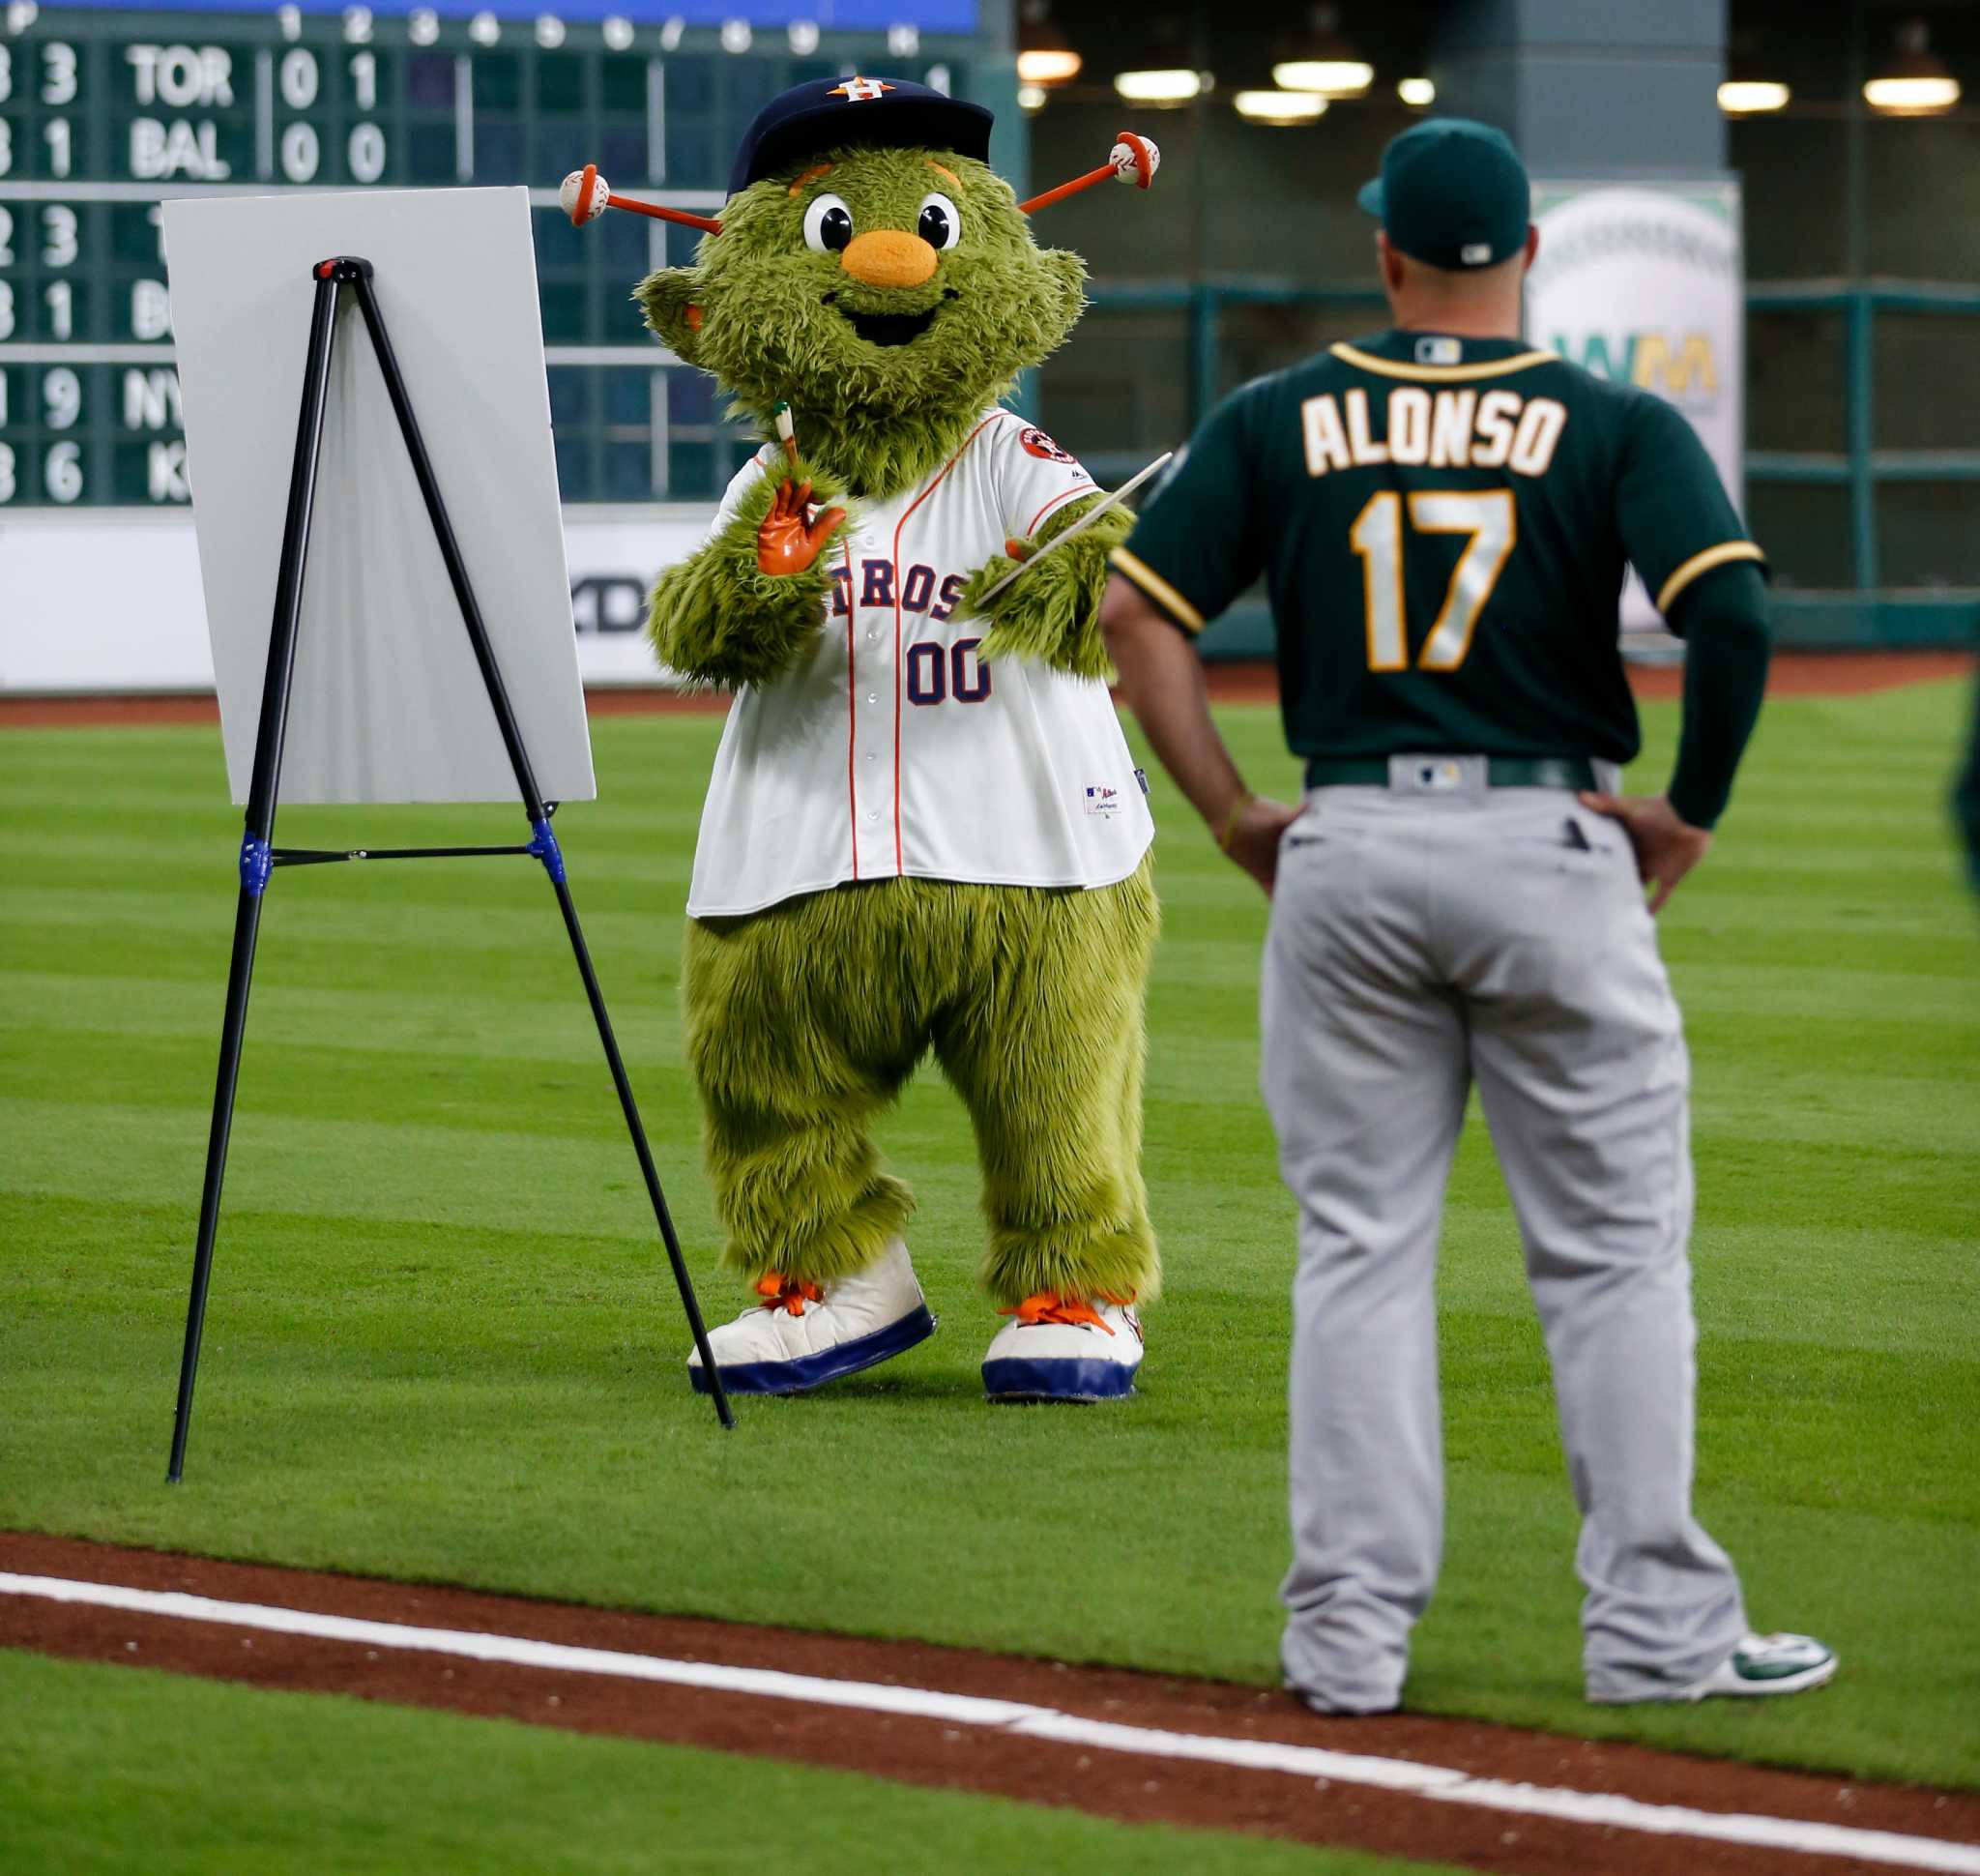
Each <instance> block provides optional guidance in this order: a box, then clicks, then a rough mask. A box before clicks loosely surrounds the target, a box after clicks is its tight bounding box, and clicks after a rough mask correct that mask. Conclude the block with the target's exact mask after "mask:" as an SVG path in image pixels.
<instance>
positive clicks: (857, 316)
mask: <svg viewBox="0 0 1980 1876" xmlns="http://www.w3.org/2000/svg"><path fill="white" fill-rule="evenodd" d="M837 310H838V315H839V317H840V318H841V319H843V320H845V321H846V322H847V323H848V324H849V325H850V326H851V327H852V328H853V330H854V331H855V332H856V333H858V334H859V337H861V338H863V339H864V340H865V341H866V342H867V344H869V345H906V344H908V343H910V342H911V341H913V340H914V339H917V338H919V337H921V335H922V334H923V333H925V332H926V331H927V330H928V322H929V321H930V320H931V319H933V318H934V317H935V308H933V307H930V308H927V310H926V311H924V312H855V311H853V310H852V308H849V307H840V308H837Z"/></svg>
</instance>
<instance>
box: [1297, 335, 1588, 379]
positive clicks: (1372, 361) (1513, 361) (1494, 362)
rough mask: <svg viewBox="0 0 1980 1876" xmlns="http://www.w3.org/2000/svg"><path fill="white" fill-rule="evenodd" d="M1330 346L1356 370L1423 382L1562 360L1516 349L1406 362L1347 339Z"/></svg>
mask: <svg viewBox="0 0 1980 1876" xmlns="http://www.w3.org/2000/svg"><path fill="white" fill-rule="evenodd" d="M1327 350H1328V351H1329V352H1330V353H1332V355H1333V356H1334V357H1335V358H1337V359H1339V360H1340V361H1341V363H1342V364H1343V365H1352V366H1354V368H1355V369H1356V370H1357V371H1373V372H1374V373H1375V374H1376V375H1377V376H1378V377H1383V378H1412V379H1416V380H1419V381H1420V382H1422V383H1424V384H1463V383H1466V382H1467V381H1469V380H1471V379H1474V378H1496V377H1498V376H1499V374H1500V372H1501V371H1524V370H1526V369H1527V368H1528V367H1529V366H1535V365H1558V364H1559V363H1560V358H1559V355H1558V353H1555V352H1515V353H1514V354H1513V356H1512V357H1511V358H1499V359H1487V360H1485V361H1483V362H1482V363H1481V364H1478V365H1403V364H1400V363H1399V362H1398V361H1396V360H1395V359H1387V358H1377V357H1376V356H1375V354H1374V353H1373V352H1361V351H1356V350H1355V349H1354V346H1352V345H1350V344H1347V343H1346V342H1343V343H1341V344H1339V345H1329V346H1328V347H1327Z"/></svg>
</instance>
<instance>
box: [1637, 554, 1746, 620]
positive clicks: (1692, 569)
mask: <svg viewBox="0 0 1980 1876" xmlns="http://www.w3.org/2000/svg"><path fill="white" fill-rule="evenodd" d="M1765 559H1766V555H1765V554H1763V553H1762V552H1761V550H1760V549H1759V548H1758V547H1757V546H1755V545H1754V544H1753V542H1751V541H1722V542H1719V544H1718V545H1717V546H1716V547H1707V548H1706V549H1705V550H1704V552H1703V553H1701V554H1693V555H1692V557H1691V558H1690V559H1689V560H1687V561H1686V562H1685V563H1684V564H1683V565H1682V566H1681V567H1679V568H1678V570H1677V571H1676V572H1674V573H1673V574H1672V575H1671V577H1670V578H1669V579H1667V580H1666V581H1665V582H1664V584H1663V585H1662V586H1661V587H1660V588H1659V589H1658V591H1657V610H1658V611H1659V612H1664V613H1668V612H1669V611H1670V610H1671V601H1673V600H1674V599H1675V598H1676V597H1677V596H1678V594H1680V593H1682V592H1683V591H1684V589H1685V588H1686V587H1687V586H1689V585H1690V584H1691V583H1692V581H1693V580H1695V579H1697V578H1698V577H1699V575H1700V574H1701V573H1709V572H1711V571H1712V569H1713V568H1714V567H1723V566H1725V565H1726V563H1727V562H1728V561H1729V560H1759V561H1764V560H1765Z"/></svg>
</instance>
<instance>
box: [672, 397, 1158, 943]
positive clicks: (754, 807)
mask: <svg viewBox="0 0 1980 1876" xmlns="http://www.w3.org/2000/svg"><path fill="white" fill-rule="evenodd" d="M774 454H775V451H774V447H773V446H766V448H765V449H764V451H763V452H762V453H761V454H759V455H758V456H757V457H756V458H755V459H754V460H752V461H750V462H747V463H745V464H744V465H743V467H742V472H741V473H740V474H739V475H738V476H737V477H736V479H735V481H734V482H732V483H731V484H729V489H728V493H727V494H726V495H725V496H724V497H723V500H722V506H721V510H720V512H719V513H717V514H716V516H715V522H714V531H715V532H719V531H720V530H721V529H722V528H724V527H726V526H727V525H728V523H729V521H730V519H731V518H732V517H733V516H734V514H735V513H736V511H737V509H738V508H739V507H740V506H741V504H742V499H743V497H744V496H745V495H746V494H747V493H748V491H749V489H750V488H751V487H753V486H754V485H755V484H756V481H757V478H758V477H760V476H761V475H762V474H763V472H764V466H765V465H766V464H768V463H769V462H771V461H772V458H773V456H774ZM1092 492H1093V481H1092V477H1091V476H1089V475H1088V474H1087V472H1086V471H1085V470H1084V469H1082V468H1081V467H1080V465H1079V464H1078V463H1077V462H1076V461H1075V460H1074V459H1073V458H1072V457H1071V456H1070V455H1068V454H1066V453H1065V452H1064V451H1063V450H1062V449H1060V448H1059V446H1058V445H1057V444H1056V443H1054V442H1053V441H1052V439H1051V438H1050V437H1048V436H1047V435H1045V433H1044V432H1043V431H1042V430H1038V429H1034V428H1033V427H1032V426H1031V425H1028V424H1027V423H1026V422H1025V421H1024V420H1023V419H1022V418H1021V417H1018V416H1016V415H1015V414H1013V413H1012V412H1010V411H1007V410H1002V409H992V410H990V411H987V412H985V414H984V416H983V419H982V421H981V422H980V423H979V424H978V425H976V427H975V429H974V430H973V431H972V432H971V433H970V435H969V437H968V438H967V439H966V440H965V442H964V443H963V446H962V448H961V449H959V450H958V451H957V452H956V454H954V455H953V456H951V457H950V458H949V460H948V461H947V462H946V463H945V464H944V465H943V466H942V467H941V468H940V469H938V470H937V471H936V472H935V473H934V474H933V475H931V476H929V477H928V478H927V479H926V480H925V481H924V482H922V483H921V484H919V485H918V486H917V487H914V488H911V489H908V490H907V491H905V492H904V493H902V494H900V495H897V496H895V497H894V498H893V499H892V500H891V501H888V502H882V503H877V504H867V505H862V507H860V508H858V509H856V510H855V513H854V518H853V519H852V520H851V521H850V522H848V523H847V525H846V527H845V529H844V530H843V531H842V532H841V533H840V535H839V537H838V539H837V540H836V541H835V542H833V543H832V545H831V547H830V554H831V555H832V557H833V559H834V561H835V562H836V565H835V567H834V570H833V571H834V574H835V578H834V581H833V586H832V596H831V600H830V605H829V609H828V611H827V615H826V621H825V630H824V631H823V632H822V633H821V634H820V636H819V640H818V643H817V646H816V648H815V649H814V650H813V652H812V653H811V655H810V656H809V657H808V658H805V659H802V660H800V661H799V662H798V663H796V664H794V665H793V666H792V667H791V669H790V670H788V671H786V672H785V673H784V674H783V676H781V677H779V678H777V679H775V680H774V681H773V682H772V683H770V684H767V685H762V686H758V687H752V688H750V689H744V690H742V691H739V692H738V693H737V696H736V700H735V702H734V704H733V705H731V707H730V710H729V719H728V723H727V725H726V726H725V728H724V729H723V732H722V743H721V747H720V748H719V749H718V750H717V751H716V754H715V766H714V775H713V777H712V778H711V780H710V782H709V790H708V801H707V803H706V805H705V806H703V808H702V815H701V838H700V840H699V842H698V844H697V845H696V847H695V853H694V883H693V885H692V887H691V888H690V890H689V893H688V898H687V910H688V913H689V915H690V916H691V917H694V918H717V917H723V916H729V915H736V914H741V913H747V912H760V911H762V910H763V909H764V908H766V907H767V906H772V905H775V904H777V903H778V902H779V901H780V900H783V899H787V898H792V897H794V896H796V895H797V894H801V893H815V892H819V891H822V890H823V889H825V888H827V887H832V886H841V885H845V884H847V883H849V882H853V881H858V880H875V879H892V878H897V877H899V876H901V875H904V874H905V875H909V876H912V877H915V878H917V879H953V880H976V881H981V882H983V883H985V884H988V885H997V886H1039V887H1051V886H1079V887H1092V886H1109V885H1112V884H1113V883H1114V882H1115V881H1117V880H1121V879H1125V878H1126V877H1127V875H1128V874H1129V873H1131V872H1133V871H1134V869H1135V867H1136V866H1137V865H1140V863H1141V857H1142V855H1143V854H1144V853H1146V852H1147V851H1148V847H1149V843H1150V840H1152V839H1153V837H1154V824H1153V822H1152V821H1151V820H1150V815H1149V809H1148V803H1147V802H1146V800H1145V799H1144V796H1143V789H1142V785H1141V781H1140V777H1138V776H1137V775H1136V773H1135V767H1134V763H1133V760H1132V758H1131V757H1130V756H1129V754H1128V752H1127V744H1126V741H1125V739H1124V738H1123V737H1122V736H1121V725H1120V722H1119V720H1118V719H1117V718H1116V717H1115V714H1114V704H1113V700H1112V699H1111V698H1110V697H1109V696H1108V694H1107V688H1106V686H1105V685H1103V684H1100V683H1098V682H1096V681H1094V680H1092V679H1089V678H1076V677H1071V676H1069V675H1067V674H1066V673H1065V672H1063V671H1058V670H1054V669H1051V668H1050V667H1048V666H1046V665H1043V664H1038V663H1034V662H1032V661H1031V660H1020V659H1004V660H998V661H997V662H996V663H995V665H992V664H990V663H986V662H985V661H984V660H982V659H980V658H979V657H977V655H976V647H977V645H978V643H979V642H980V640H981V639H982V636H983V634H984V633H985V631H987V630H988V629H989V627H988V622H987V621H985V620H982V619H971V620H967V621H960V622H958V621H954V620H953V617H952V615H953V613H954V610H955V605H956V601H957V600H958V599H959V598H960V597H961V595H962V590H963V586H964V583H965V582H966V581H967V580H968V578H969V576H970V574H971V573H973V572H975V570H976V569H977V568H978V567H980V566H982V565H983V563H984V562H985V561H987V560H989V559H990V558H991V557H992V556H993V555H996V554H1001V553H1002V552H1003V551H1004V542H1005V537H1006V536H1011V535H1030V534H1034V533H1035V532H1036V530H1037V529H1038V528H1039V527H1040V526H1041V525H1043V523H1044V522H1045V520H1046V519H1047V518H1048V517H1049V516H1050V515H1051V514H1052V513H1054V512H1055V511H1056V510H1058V509H1059V508H1061V507H1063V505H1064V504H1065V503H1067V502H1070V501H1074V500H1077V499H1078V498H1079V497H1080V496H1082V495H1088V494H1092Z"/></svg>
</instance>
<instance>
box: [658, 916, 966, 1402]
mask: <svg viewBox="0 0 1980 1876" xmlns="http://www.w3.org/2000/svg"><path fill="white" fill-rule="evenodd" d="M854 894H861V897H860V900H859V910H855V909H854V907H853V904H852V899H853V895H854ZM886 909H888V900H887V898H886V896H885V889H871V888H868V889H859V888H856V889H852V892H847V891H845V890H841V891H839V892H836V893H820V894H810V895H807V896H805V897H801V898H796V899H790V900H786V901H785V902H784V903H783V904H781V905H777V906H773V907H772V908H771V910H769V911H768V912H762V913H758V914H755V915H754V916H752V917H750V918H746V919H714V920H707V921H697V920H690V921H689V922H688V926H687V942H686V948H685V957H684V974H683V982H684V1001H685V1007H686V1032H687V1036H686V1040H687V1058H688V1063H689V1066H690V1067H691V1068H692V1070H693V1072H694V1078H695V1081H696V1083H697V1084H698V1086H699V1088H700V1091H701V1099H702V1110H703V1113H704V1115H705V1117H706V1125H705V1134H704V1147H705V1157H706V1160H707V1165H708V1173H709V1179H710V1183H711V1184H712V1185H713V1187H714V1199H715V1211H716V1214H717V1216H719V1217H720V1219H721V1221H722V1224H723V1226H724V1227H725V1229H726V1230H727V1232H728V1246H727V1248H726V1250H725V1251H724V1253H723V1261H724V1262H725V1263H726V1264H727V1265H728V1266H729V1267H730V1268H731V1269H732V1270H735V1271H738V1272H740V1273H742V1275H745V1276H748V1277H750V1278H751V1279H752V1280H753V1281H754V1283H755V1286H756V1291H757V1294H758V1296H759V1297H761V1298H762V1300H763V1301H762V1303H761V1304H760V1306H758V1307H756V1308H753V1309H750V1310H748V1311H747V1312H745V1313H744V1314H743V1315H742V1316H741V1317H739V1318H738V1319H737V1320H736V1321H734V1322H731V1323H725V1324H723V1325H722V1326H721V1327H720V1328H718V1329H716V1330H714V1331H713V1334H711V1335H710V1337H709V1340H710V1346H711V1348H712V1350H713V1354H714V1358H715V1362H716V1364H717V1365H718V1366H719V1367H720V1368H721V1370H722V1380H723V1384H724V1385H725V1386H726V1387H727V1388H729V1389H730V1390H732V1391H739V1392H761V1393H797V1392H802V1391H804V1390H806V1389H809V1388H815V1387H818V1386H820V1385H822V1384H823V1383H825V1382H827V1381H835V1380H837V1379H839V1378H840V1377H841V1376H843V1375H848V1374H854V1373H857V1372H858V1371H859V1369H861V1368H866V1367H871V1366H872V1365H873V1364H874V1363H877V1362H884V1361H886V1360H887V1359H888V1357H889V1356H893V1355H898V1354H900V1353H901V1352H902V1351H903V1350H904V1349H908V1348H912V1347H913V1346H914V1345H915V1344H916V1343H917V1342H918V1341H921V1340H923V1339H924V1338H925V1337H927V1336H928V1335H931V1334H934V1331H935V1319H934V1317H932V1316H931V1315H930V1314H929V1313H928V1308H927V1305H926V1304H925V1303H924V1302H923V1301H922V1297H921V1291H920V1287H919V1285H918V1284H917V1282H916V1280H915V1274H914V1270H913V1268H912V1266H911V1265H910V1264H909V1262H908V1253H907V1246H906V1245H905V1244H904V1243H903V1242H902V1239H901V1231H902V1228H903V1227H904V1226H905V1225H906V1223H907V1220H908V1216H909V1214H910V1213H911V1212H912V1211H913V1210H914V1200H913V1198H912V1197H911V1196H910V1195H909V1192H908V1189H907V1187H905V1186H903V1185H902V1184H901V1183H900V1182H899V1181H898V1180H896V1179H892V1178H890V1177H888V1174H887V1173H885V1172H883V1171H882V1170H881V1166H880V1157H879V1155H878V1153H877V1152H876V1151H875V1150H874V1146H873V1141H872V1137H871V1128H872V1124H873V1122H874V1120H875V1119H876V1118H877V1116H878V1115H879V1114H880V1112H881V1111H882V1110H883V1109H884V1108H885V1107H886V1106H887V1105H888V1103H889V1102H890V1101H892V1099H894V1097H895V1095H896V1094H898V1092H899V1090H900V1087H901V1084H902V1082H904V1081H905V1080H906V1079H907V1077H908V1076H909V1075H910V1074H911V1073H912V1072H913V1071H914V1068H915V1064H916V1063H917V1061H918V1060H919V1059H920V1057H921V1055H922V1054H923V1052H924V1051H925V1050H926V1047H927V1034H926V1030H925V1027H923V1025H922V1023H921V1021H920V1019H919V1016H918V1012H917V1011H915V1010H914V1009H913V1008H911V1007H909V1006H908V1005H907V1004H906V1003H905V1002H904V1000H903V999H902V998H901V996H900V995H899V994H898V993H897V988H895V987H893V985H894V983H895V982H896V980H895V974H894V973H893V972H892V971H890V970H889V969H888V953H889V952H890V951H891V950H892V949H893V947H892V944H891V943H890V941H889V938H888V925H890V924H891V923H894V922H893V921H888V920H887V919H885V918H884V917H883V916H881V915H882V914H883V913H884V911H885V910H886ZM688 1372H689V1376H690V1378H691V1379H692V1381H693V1383H694V1385H695V1387H696V1388H698V1389H704V1390H705V1389H706V1387H707V1380H706V1377H705V1376H704V1375H703V1373H702V1370H701V1366H700V1361H699V1358H698V1357H690V1358H689V1361H688Z"/></svg>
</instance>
